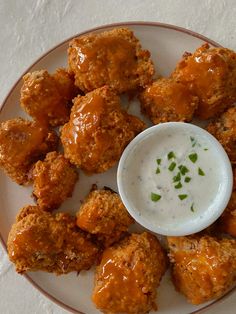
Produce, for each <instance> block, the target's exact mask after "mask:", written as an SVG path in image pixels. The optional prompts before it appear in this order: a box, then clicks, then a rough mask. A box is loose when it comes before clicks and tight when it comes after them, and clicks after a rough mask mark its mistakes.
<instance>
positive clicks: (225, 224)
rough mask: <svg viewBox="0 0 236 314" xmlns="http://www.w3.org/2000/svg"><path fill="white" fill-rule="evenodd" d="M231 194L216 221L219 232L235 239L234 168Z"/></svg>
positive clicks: (235, 202) (235, 184)
mask: <svg viewBox="0 0 236 314" xmlns="http://www.w3.org/2000/svg"><path fill="white" fill-rule="evenodd" d="M233 178H234V184H233V192H232V195H231V198H230V200H229V203H228V205H227V207H226V209H225V210H224V212H223V214H222V215H221V217H220V219H219V220H218V221H217V228H218V229H220V231H221V232H224V233H228V234H230V235H231V236H232V237H236V167H235V166H234V167H233Z"/></svg>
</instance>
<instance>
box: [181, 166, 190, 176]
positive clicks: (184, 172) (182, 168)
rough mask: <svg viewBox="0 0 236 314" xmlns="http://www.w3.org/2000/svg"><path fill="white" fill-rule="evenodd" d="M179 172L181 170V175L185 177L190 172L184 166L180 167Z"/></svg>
mask: <svg viewBox="0 0 236 314" xmlns="http://www.w3.org/2000/svg"><path fill="white" fill-rule="evenodd" d="M178 168H179V170H180V173H181V174H182V175H183V176H184V175H185V174H186V173H187V172H189V170H188V168H187V167H185V166H183V165H180V166H179V167H178Z"/></svg>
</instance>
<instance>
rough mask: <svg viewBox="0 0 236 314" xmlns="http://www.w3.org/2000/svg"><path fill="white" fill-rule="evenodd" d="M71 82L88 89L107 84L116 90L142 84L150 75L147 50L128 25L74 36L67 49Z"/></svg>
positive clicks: (151, 71)
mask: <svg viewBox="0 0 236 314" xmlns="http://www.w3.org/2000/svg"><path fill="white" fill-rule="evenodd" d="M68 63H69V69H70V70H71V72H72V73H74V75H75V84H76V85H77V86H78V87H79V88H80V89H81V90H82V91H83V92H85V93H86V92H88V91H92V90H94V89H96V88H99V87H102V86H103V85H109V86H110V87H111V88H112V89H113V90H114V91H116V92H117V93H123V92H127V91H130V90H134V89H137V88H138V87H139V86H141V87H145V86H147V85H148V84H150V83H151V81H152V76H153V74H154V66H153V62H152V61H151V59H150V53H149V51H147V50H142V47H141V45H140V42H139V40H138V39H137V38H136V37H135V36H134V34H133V32H132V31H131V30H129V29H128V28H114V29H112V30H110V31H106V32H103V33H100V34H95V33H91V34H88V35H84V36H80V37H78V38H74V39H73V40H72V41H71V42H70V44H69V49H68Z"/></svg>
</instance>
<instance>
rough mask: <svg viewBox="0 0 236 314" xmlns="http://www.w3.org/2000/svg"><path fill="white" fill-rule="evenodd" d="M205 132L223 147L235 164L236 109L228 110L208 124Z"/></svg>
mask: <svg viewBox="0 0 236 314" xmlns="http://www.w3.org/2000/svg"><path fill="white" fill-rule="evenodd" d="M207 131H208V132H210V133H211V134H212V135H213V136H215V137H216V138H217V140H218V141H219V142H220V143H221V144H222V145H223V147H224V149H225V151H226V153H227V154H228V156H229V159H230V161H231V162H232V163H236V107H231V108H229V109H228V110H227V111H226V112H224V113H223V114H222V115H221V116H220V117H219V118H218V119H217V120H215V121H212V122H211V123H209V125H208V127H207Z"/></svg>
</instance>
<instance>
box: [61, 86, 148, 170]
mask: <svg viewBox="0 0 236 314" xmlns="http://www.w3.org/2000/svg"><path fill="white" fill-rule="evenodd" d="M144 127H145V124H144V123H143V122H142V121H141V120H140V119H138V118H137V117H135V116H132V115H130V114H128V113H127V112H126V111H124V110H122V109H121V107H120V100H119V97H118V96H117V95H116V94H115V93H114V92H113V91H112V90H111V89H110V88H109V87H108V86H103V87H101V88H98V89H96V90H94V91H92V92H90V93H88V94H86V95H85V96H78V97H77V98H75V99H74V105H73V107H72V111H71V116H70V121H69V122H68V123H67V124H65V125H64V126H63V127H62V130H61V141H62V145H63V147H64V154H65V157H66V158H68V159H69V160H70V162H71V163H73V164H74V165H76V166H78V167H80V168H81V169H82V170H84V171H85V172H87V173H89V174H92V173H100V172H104V171H106V170H108V169H109V168H111V167H112V166H114V165H115V163H116V162H117V161H118V160H119V158H120V156H121V154H122V152H123V150H124V149H125V147H126V145H127V144H128V143H129V142H130V141H131V140H132V139H133V138H134V137H135V136H136V135H137V134H138V133H139V132H141V131H142V130H143V129H144Z"/></svg>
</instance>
